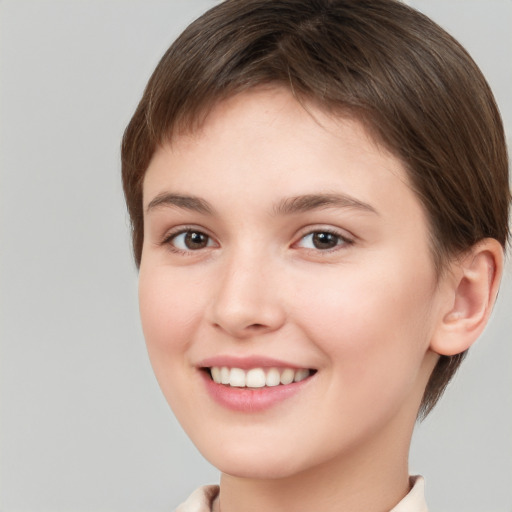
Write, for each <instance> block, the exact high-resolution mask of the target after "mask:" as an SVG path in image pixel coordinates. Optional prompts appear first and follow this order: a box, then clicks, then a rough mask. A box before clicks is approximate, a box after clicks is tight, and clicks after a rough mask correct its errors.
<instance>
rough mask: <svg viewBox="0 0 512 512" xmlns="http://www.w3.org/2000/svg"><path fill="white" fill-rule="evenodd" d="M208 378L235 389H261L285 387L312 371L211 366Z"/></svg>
mask: <svg viewBox="0 0 512 512" xmlns="http://www.w3.org/2000/svg"><path fill="white" fill-rule="evenodd" d="M209 371H210V376H211V378H212V379H213V381H214V382H216V383H217V384H225V385H227V386H231V387H236V388H263V387H266V386H268V387H274V386H279V385H287V384H291V383H292V382H300V381H302V380H304V379H307V378H308V377H309V376H310V375H312V374H313V373H314V370H308V369H306V368H300V369H298V370H295V369H293V368H285V369H282V370H279V369H278V368H269V369H263V368H251V369H250V370H242V369H241V368H228V367H227V366H212V367H211V368H209Z"/></svg>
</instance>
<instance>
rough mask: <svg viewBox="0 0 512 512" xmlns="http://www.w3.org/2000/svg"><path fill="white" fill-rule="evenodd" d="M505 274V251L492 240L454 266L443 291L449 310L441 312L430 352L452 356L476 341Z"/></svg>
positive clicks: (483, 243)
mask: <svg viewBox="0 0 512 512" xmlns="http://www.w3.org/2000/svg"><path fill="white" fill-rule="evenodd" d="M502 272H503V248H502V246H501V244H500V243H499V242H498V241H497V240H495V239H493V238H486V239H484V240H482V241H480V242H478V243H477V244H475V245H474V246H473V247H472V248H471V249H470V251H469V252H467V253H466V254H465V255H464V256H463V258H462V259H461V260H458V261H457V262H454V263H453V265H452V267H451V272H450V276H449V277H450V284H446V288H445V291H444V293H446V294H447V296H446V301H445V304H446V307H445V308H444V310H443V311H441V312H440V313H441V314H440V320H439V324H438V326H437V329H436V332H435V333H434V336H433V338H432V340H431V343H430V348H431V350H433V351H434V352H436V353H438V354H440V355H446V356H452V355H455V354H459V353H461V352H464V351H465V350H467V349H468V348H469V347H470V346H471V345H472V344H473V343H474V342H475V341H476V340H477V338H478V337H479V336H480V334H481V333H482V331H483V330H484V328H485V326H486V324H487V321H488V319H489V316H490V314H491V311H492V308H493V306H494V303H495V301H496V296H497V294H498V288H499V283H500V279H501V274H502Z"/></svg>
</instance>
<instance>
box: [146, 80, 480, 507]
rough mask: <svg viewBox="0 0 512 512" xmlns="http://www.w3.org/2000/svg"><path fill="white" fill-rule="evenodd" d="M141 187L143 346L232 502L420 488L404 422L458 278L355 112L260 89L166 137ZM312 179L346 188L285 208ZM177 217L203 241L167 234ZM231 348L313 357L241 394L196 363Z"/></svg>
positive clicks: (390, 493)
mask: <svg viewBox="0 0 512 512" xmlns="http://www.w3.org/2000/svg"><path fill="white" fill-rule="evenodd" d="M143 190H144V205H145V220H144V230H145V240H144V246H143V253H142V263H141V267H140V288H139V294H140V310H141V317H142V325H143V330H144V334H145V338H146V341H147V347H148V352H149V355H150V359H151V362H152V365H153V368H154V371H155V374H156V377H157V379H158V381H159V384H160V386H161V388H162V390H163V393H164V395H165V397H166V399H167V401H168V402H169V404H170V406H171V407H172V409H173V410H174V412H175V414H176V416H177V418H178V420H179V421H180V423H181V424H182V426H183V428H184V429H185V431H186V432H187V434H188V435H189V436H190V438H191V439H192V441H193V442H194V443H195V444H196V446H197V447H198V449H199V450H200V451H201V452H202V454H203V455H204V456H205V457H206V458H207V459H208V460H209V461H210V462H211V463H212V464H214V465H215V466H216V467H218V468H219V469H220V470H221V472H222V477H221V493H220V505H221V507H222V511H223V512H234V511H238V512H240V511H252V510H254V511H256V510H259V511H260V510H269V511H281V510H282V511H284V510H288V511H289V510H294V511H298V512H300V511H306V510H308V511H310V510H319V511H321V510H329V511H336V510H340V511H341V510H343V511H344V512H350V511H363V510H364V511H366V512H371V511H375V512H378V511H381V512H384V511H388V510H390V509H391V508H392V507H393V506H394V505H396V504H397V503H398V502H399V501H400V500H401V499H402V498H403V496H404V495H405V494H407V492H408V490H409V483H408V468H407V457H408V449H409V444H410V438H411V435H412V430H413V427H414V423H415V419H416V415H417V411H418V408H419V404H420V401H421V397H422V394H423V391H424V389H425V386H426V383H427V381H428V377H429V375H430V373H431V371H432V369H433V368H434V366H435V363H436V361H437V358H438V355H437V354H436V353H435V352H434V351H432V350H431V342H432V340H434V339H437V340H438V339H440V338H442V337H441V336H440V332H439V331H440V329H441V327H440V325H442V324H443V321H444V319H446V318H447V311H448V310H449V308H451V307H452V306H453V304H454V302H455V300H454V293H455V292H454V290H455V289H456V288H457V282H458V281H457V279H460V276H459V277H458V278H457V275H455V277H454V274H451V273H448V274H447V277H445V278H440V279H438V276H437V275H436V272H435V270H434V265H433V261H432V257H431V252H430V250H429V242H428V240H429V238H428V234H429V229H428V222H427V219H426V215H425V213H424V211H423V208H422V206H421V204H420V202H419V200H418V198H417V197H416V196H415V194H414V193H413V192H412V190H411V189H410V187H409V184H408V179H407V176H406V173H405V170H404V167H403V165H402V163H401V162H400V161H399V160H398V159H397V158H395V157H394V156H393V155H391V154H390V153H389V152H387V151H386V150H385V149H383V148H382V147H380V146H379V145H378V144H377V143H376V142H375V141H374V140H373V139H372V138H371V137H369V135H368V134H367V132H366V131H365V129H364V127H363V126H362V125H361V124H360V123H359V122H358V121H357V120H351V119H340V118H332V117H329V116H328V115H327V114H325V113H324V112H322V111H320V110H318V109H316V108H315V107H312V106H310V107H308V111H306V110H305V109H304V107H303V106H301V105H299V103H298V102H297V101H296V100H295V99H294V98H293V96H292V95H291V94H290V93H289V92H288V91H286V90H283V89H279V88H274V89H259V90H253V91H249V92H244V93H242V94H239V95H237V96H235V97H232V98H229V99H228V100H225V101H223V102H222V103H220V104H218V105H217V106H216V107H215V108H214V109H213V110H212V112H211V113H210V114H209V116H208V118H207V119H206V122H205V124H204V125H203V127H202V128H201V129H200V130H199V131H198V132H196V133H193V134H188V135H180V136H178V137H174V139H173V141H172V145H171V144H166V145H163V146H162V147H160V148H159V149H158V150H157V151H156V152H155V154H154V157H153V159H152V161H151V163H150V165H149V168H148V170H147V173H146V176H145V180H144V189H143ZM163 194H174V195H181V196H194V197H196V198H200V199H201V200H202V201H206V202H208V204H209V205H210V207H211V210H213V212H210V213H206V212H204V211H202V210H200V209H199V210H198V209H192V208H190V206H191V204H190V202H189V203H188V207H185V206H183V204H182V205H181V206H179V205H176V204H170V202H169V201H165V200H161V201H160V202H159V201H158V200H156V198H162V197H163ZM305 194H324V195H325V194H330V195H331V196H332V195H333V194H337V195H343V196H348V197H349V198H351V201H348V202H347V201H345V204H342V205H341V204H336V205H328V206H325V205H324V206H323V207H319V208H314V209H309V210H306V211H298V212H287V213H283V212H281V213H276V211H275V210H276V205H278V204H281V205H283V202H285V203H284V204H286V201H287V200H288V204H289V198H293V197H296V196H302V195H305ZM158 202H159V204H157V203H158ZM150 204H152V206H151V207H149V205H150ZM362 205H363V206H362ZM183 229H191V230H192V231H195V232H201V233H204V234H205V235H207V238H204V240H206V241H207V243H206V245H205V246H204V247H202V248H196V246H194V247H193V248H187V246H186V245H185V240H184V236H183V235H176V236H174V238H173V234H175V233H176V232H179V231H180V230H183ZM325 230H328V231H330V232H332V233H335V235H334V237H333V238H331V241H332V240H334V243H335V245H334V247H332V248H330V249H325V248H318V247H315V245H314V243H313V238H312V235H311V233H322V232H325ZM484 263H485V262H484ZM483 266H485V265H483ZM484 271H485V269H484ZM488 288H489V287H488ZM488 288H487V289H488ZM487 293H488V292H487ZM459 302H460V301H459ZM464 305H467V303H464ZM458 318H459V317H458V316H457V319H458ZM454 322H455V320H454ZM440 343H441V345H442V342H440ZM438 352H440V353H441V352H442V350H438ZM219 355H223V356H225V355H229V356H236V357H245V356H254V355H264V356H267V357H273V358H277V359H280V360H284V361H287V362H289V363H290V364H292V365H294V366H297V367H304V368H314V369H316V370H317V372H316V374H315V375H314V376H313V377H312V378H311V379H310V380H309V382H307V385H306V386H304V387H303V388H302V389H301V391H300V392H299V393H297V394H295V395H294V396H292V397H290V398H288V399H287V400H285V401H283V402H281V403H279V404H277V405H275V406H273V407H270V408H268V409H265V410H263V411H259V412H255V413H248V412H240V411H233V410H229V409H227V408H225V407H223V406H221V405H219V404H218V403H217V402H215V401H214V400H212V398H211V397H210V395H209V394H208V393H206V392H205V386H204V380H203V375H202V372H201V371H200V369H199V368H198V364H199V363H200V361H201V360H203V359H205V358H208V357H213V356H219Z"/></svg>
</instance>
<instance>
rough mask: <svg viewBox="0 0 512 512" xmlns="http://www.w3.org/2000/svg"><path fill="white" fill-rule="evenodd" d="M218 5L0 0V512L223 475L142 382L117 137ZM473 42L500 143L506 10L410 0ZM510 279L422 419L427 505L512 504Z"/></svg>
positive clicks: (103, 503)
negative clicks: (183, 36) (169, 59)
mask: <svg viewBox="0 0 512 512" xmlns="http://www.w3.org/2000/svg"><path fill="white" fill-rule="evenodd" d="M214 3H215V2H213V0H193V1H191V0H186V1H171V0H167V1H161V0H117V1H116V0H87V1H86V0H69V1H64V0H3V1H0V121H1V127H0V130H1V131H0V137H1V138H0V168H1V176H0V179H1V181H0V208H1V211H0V219H1V224H0V226H1V242H0V249H1V281H0V300H1V317H0V335H1V345H0V358H1V359H0V393H1V394H0V407H1V409H0V413H1V427H0V449H1V452H0V456H1V458H0V460H1V466H0V509H1V510H2V511H3V512H14V511H17V512H21V511H23V512H25V511H26V512H43V511H45V512H46V511H47V512H72V511H76V512H78V511H83V512H85V511H87V512H100V511H124V512H132V511H148V512H160V511H170V510H173V507H174V506H176V505H177V503H179V502H180V501H181V500H183V499H184V498H185V497H186V496H187V495H188V493H189V492H190V491H191V490H192V489H193V488H195V487H196V486H198V485H200V484H204V483H207V482H216V481H217V480H218V475H217V471H216V470H215V468H213V467H211V466H210V465H208V464H207V463H206V462H204V461H203V459H202V458H201V456H200V455H199V454H198V453H197V452H196V450H195V448H194V447H193V446H192V445H191V443H190V441H188V439H187V438H186V436H185V435H184V434H183V432H182V431H181V429H180V427H179V425H178V424H177V422H176V420H175V419H174V417H173V415H172V413H171V412H170V411H169V410H168V407H167V404H166V403H165V400H164V398H163V397H162V396H161V393H160V390H159V389H158V386H157V384H156V381H155V379H154V377H153V375H152V372H151V368H150V365H149V362H148V358H147V355H146V351H145V346H144V341H143V338H142V334H141V329H140V325H139V319H138V311H137V274H136V271H135V268H134V265H133V263H132V260H131V249H130V241H129V236H128V220H127V215H126V212H125V207H124V203H123V198H122V193H121V184H120V173H119V171H120V164H119V144H120V139H121V136H122V133H123V129H124V127H125V126H126V124H127V122H128V120H129V119H130V116H131V114H132V112H133V110H134V108H135V106H136V104H137V102H138V100H139V98H140V95H141V94H142V90H143V87H144V85H145V83H146V81H147V79H148V78H149V75H150V73H151V71H152V70H153V68H154V66H155V65H156V64H157V62H158V60H159V58H160V57H161V55H162V54H163V52H164V51H165V49H166V48H167V47H168V46H169V44H170V43H171V41H172V40H173V39H174V38H175V37H176V36H177V35H178V33H179V32H180V31H181V30H182V29H183V28H184V27H185V26H186V25H187V24H188V23H189V22H190V21H191V20H192V19H193V18H195V17H196V16H197V15H199V14H200V13H201V12H203V11H204V10H205V9H207V8H208V7H210V6H212V5H214ZM409 3H410V4H412V5H414V6H416V7H418V8H420V9H421V10H423V11H424V12H425V13H427V14H429V15H430V16H431V17H433V19H435V20H436V21H438V22H439V23H440V24H441V25H442V26H444V27H445V28H447V29H448V30H449V31H450V32H452V33H453V34H454V35H455V36H456V37H457V38H459V39H460V40H461V42H462V43H463V44H464V45H465V46H466V47H467V48H468V49H469V51H470V52H471V53H472V55H473V56H474V58H475V60H476V61H477V62H478V64H479V65H480V66H481V68H482V70H483V71H484V73H485V74H486V76H487V77H488V80H489V82H490V83H491V86H492V87H493V89H494V91H495V94H496V97H497V100H498V103H499V105H500V107H501V109H502V113H503V118H504V121H505V125H506V128H507V132H508V134H509V140H510V134H511V133H512V95H511V93H510V91H512V60H511V55H512V2H511V1H510V0H422V1H410V2H409ZM511 317H512V270H511V268H510V263H509V264H508V268H507V272H506V276H505V280H504V283H503V286H502V289H501V292H500V298H499V303H498V305H497V307H496V309H495V312H494V318H493V320H492V323H491V325H490V326H489V327H488V329H487V330H486V332H485V334H484V336H483V337H482V339H481V340H480V341H479V342H478V344H477V345H476V346H475V347H474V349H473V350H472V351H471V353H470V356H469V357H468V359H467V360H466V362H465V364H464V365H463V367H462V368H461V370H460V372H459V374H458V376H457V378H456V379H455V381H454V382H453V384H452V385H451V386H450V388H449V391H448V392H447V394H446V396H445V398H444V399H443V401H442V402H441V403H440V404H439V406H438V407H437V409H436V410H435V411H434V412H433V413H432V415H431V416H430V417H429V418H428V419H427V420H426V421H425V422H424V423H423V424H422V425H420V426H419V428H418V429H417V432H416V437H415V440H414V442H413V446H412V453H411V472H412V473H421V474H423V475H425V477H426V480H427V497H428V502H429V504H430V507H431V510H432V511H438V512H461V511H465V512H477V511H478V512H510V511H511V510H512V396H511V395H512V392H511V391H512V372H511V362H512V343H511V337H512V336H511V334H512V319H511Z"/></svg>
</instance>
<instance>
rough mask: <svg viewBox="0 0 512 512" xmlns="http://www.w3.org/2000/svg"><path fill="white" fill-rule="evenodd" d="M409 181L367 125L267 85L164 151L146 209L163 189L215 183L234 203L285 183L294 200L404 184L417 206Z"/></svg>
mask: <svg viewBox="0 0 512 512" xmlns="http://www.w3.org/2000/svg"><path fill="white" fill-rule="evenodd" d="M408 183H409V181H408V177H407V173H406V170H405V167H404V165H403V164H402V162H401V161H400V160H399V159H398V158H397V157H395V156H394V155H392V154H391V153H390V152H389V151H387V150H386V149H385V148H384V147H383V146H382V145H380V144H378V143H377V142H376V140H375V138H374V137H373V136H372V134H371V133H370V132H369V131H368V130H367V129H366V128H365V126H364V125H363V123H362V122H360V121H358V120H357V119H354V118H353V117H347V116H343V117H342V116H339V115H333V114H330V113H327V112H325V110H322V109H320V108H318V107H316V106H313V105H311V104H304V103H299V102H298V101H297V100H296V99H295V98H294V97H293V95H292V94H291V93H290V92H289V91H288V90H286V89H284V88H276V87H275V88H271V89H269V88H266V89H262V88H260V89H255V90H254V89H253V90H250V91H246V92H243V93H239V94H237V95H235V96H232V97H230V98H228V99H227V100H224V101H221V102H219V103H217V104H216V105H215V106H214V108H213V109H211V111H210V112H209V113H208V115H207V116H206V118H205V121H204V122H203V123H202V125H201V127H200V128H198V129H196V130H195V131H193V132H191V133H186V134H181V135H175V136H174V137H172V139H171V140H170V141H168V142H167V143H166V144H164V145H162V146H160V147H159V148H158V149H157V151H156V152H155V154H154V155H153V159H152V161H151V162H150V165H149V167H148V170H147V172H146V175H145V180H144V204H145V205H146V206H147V204H148V202H149V201H150V200H151V199H152V198H153V197H154V196H155V195H156V194H158V193H160V192H162V190H161V189H162V187H163V188H165V187H171V188H173V189H175V190H176V191H183V192H188V191H189V190H186V189H189V188H191V187H192V188H194V189H195V190H196V192H197V193H205V194H206V195H209V191H210V190H211V189H212V186H214V187H216V188H218V189H221V191H222V192H224V193H226V194H225V195H227V196H230V195H231V198H233V195H234V194H235V193H238V194H241V195H244V194H246V193H247V191H248V190H250V191H251V193H252V194H253V195H254V194H255V193H257V192H258V193H260V194H262V195H267V196H268V197H271V196H277V195H279V193H280V192H281V189H282V188H283V187H284V185H286V189H287V192H288V193H289V194H291V195H293V194H304V193H308V192H309V191H310V190H308V189H311V188H317V189H324V190H323V191H324V192H326V191H329V189H331V188H333V187H334V188H340V187H341V188H343V187H347V189H350V190H346V191H345V192H346V193H349V192H350V193H352V194H359V195H360V196H361V201H364V200H365V199H364V197H365V196H367V195H371V194H372V193H376V194H377V195H382V194H379V192H381V193H383V192H384V191H385V190H387V189H389V191H391V189H393V188H396V186H397V185H399V186H400V187H399V190H398V191H396V192H398V193H403V194H406V195H407V196H409V198H410V199H412V200H414V201H415V202H417V200H416V197H415V196H414V197H412V196H411V190H410V187H409V184H408ZM386 184H387V185H388V187H384V185H386ZM237 189H240V190H237ZM219 191H220V190H217V192H219ZM230 191H231V192H232V194H230Z"/></svg>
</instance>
